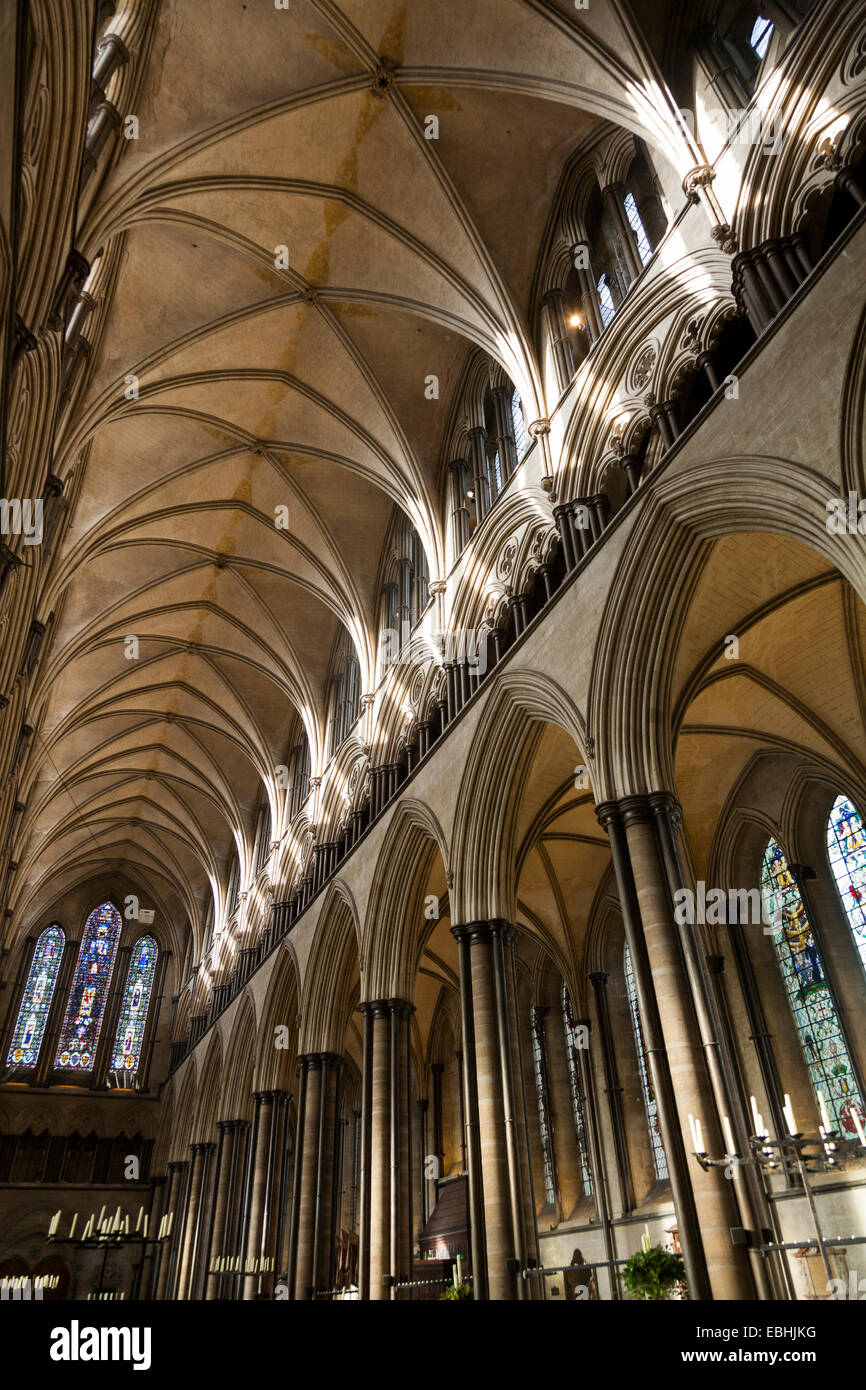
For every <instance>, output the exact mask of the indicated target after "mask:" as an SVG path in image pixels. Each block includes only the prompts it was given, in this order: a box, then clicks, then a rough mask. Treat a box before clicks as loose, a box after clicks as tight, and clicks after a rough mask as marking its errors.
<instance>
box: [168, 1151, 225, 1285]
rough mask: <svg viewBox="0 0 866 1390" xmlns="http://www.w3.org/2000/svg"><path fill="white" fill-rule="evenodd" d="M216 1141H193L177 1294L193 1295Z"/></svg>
mask: <svg viewBox="0 0 866 1390" xmlns="http://www.w3.org/2000/svg"><path fill="white" fill-rule="evenodd" d="M215 1148H216V1145H215V1144H191V1145H190V1149H191V1151H192V1166H191V1169H190V1180H189V1196H188V1198H187V1203H186V1220H185V1221H184V1227H183V1245H182V1248H181V1255H180V1263H179V1266H178V1280H177V1297H178V1299H181V1300H182V1299H187V1298H191V1297H192V1294H193V1292H194V1283H195V1271H196V1262H197V1259H198V1256H199V1254H200V1252H201V1246H202V1242H201V1239H200V1236H201V1214H202V1205H203V1203H202V1197H203V1195H204V1190H205V1183H206V1182H207V1172H208V1166H209V1161H210V1156H211V1154H212V1153H213V1152H214V1150H215Z"/></svg>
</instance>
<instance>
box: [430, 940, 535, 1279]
mask: <svg viewBox="0 0 866 1390" xmlns="http://www.w3.org/2000/svg"><path fill="white" fill-rule="evenodd" d="M451 930H452V933H453V935H454V937H455V938H456V940H457V942H458V945H459V947H460V991H461V1009H462V1014H463V1025H464V1027H463V1059H464V1068H463V1072H464V1088H465V1097H464V1101H465V1113H466V1134H467V1167H468V1175H469V1202H470V1221H471V1225H472V1272H473V1278H474V1281H475V1296H476V1298H490V1299H495V1300H502V1299H515V1298H524V1297H529V1296H531V1292H532V1291H531V1288H530V1285H529V1284H528V1283H527V1282H526V1281H525V1280H524V1279H523V1278H521V1277H519V1276H518V1270H521V1269H525V1268H526V1267H527V1261H528V1260H529V1259H535V1258H536V1254H535V1245H536V1236H535V1213H534V1210H533V1204H532V1180H531V1173H530V1166H529V1141H528V1135H527V1127H526V1107H525V1097H524V1093H523V1084H522V1070H521V1062H520V1057H521V1049H520V1042H519V1034H518V1023H517V1018H518V1011H517V1007H516V977H515V970H514V955H513V944H514V935H515V933H514V928H513V927H511V926H510V925H509V924H508V923H507V922H503V921H498V920H495V921H484V922H471V923H468V924H467V925H465V926H455V927H452V929H451Z"/></svg>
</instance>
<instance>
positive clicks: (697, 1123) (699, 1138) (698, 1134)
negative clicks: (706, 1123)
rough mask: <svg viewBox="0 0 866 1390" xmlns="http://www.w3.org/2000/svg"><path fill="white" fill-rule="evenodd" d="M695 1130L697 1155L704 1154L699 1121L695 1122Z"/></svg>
mask: <svg viewBox="0 0 866 1390" xmlns="http://www.w3.org/2000/svg"><path fill="white" fill-rule="evenodd" d="M695 1129H696V1131H697V1136H698V1153H699V1154H702V1153H703V1152H704V1136H703V1133H702V1131H701V1122H700V1120H695Z"/></svg>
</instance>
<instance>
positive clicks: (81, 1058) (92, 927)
mask: <svg viewBox="0 0 866 1390" xmlns="http://www.w3.org/2000/svg"><path fill="white" fill-rule="evenodd" d="M121 926H122V923H121V920H120V913H119V912H118V911H117V908H116V907H112V905H111V903H103V904H102V906H101V907H97V908H94V910H93V912H91V914H90V916H89V917H88V919H87V923H86V925H85V928H84V936H83V938H82V941H81V950H80V951H79V953H78V964H77V965H76V967H75V975H74V977H73V980H72V989H71V990H70V991H69V1003H68V1004H67V1006H66V1017H65V1019H64V1020H63V1028H62V1030H61V1033H60V1045H59V1047H58V1048H57V1056H56V1058H55V1061H54V1065H55V1066H56V1067H59V1068H60V1069H61V1070H62V1071H90V1069H91V1068H92V1066H93V1062H94V1058H95V1055H96V1044H97V1042H98V1041H99V1030H100V1028H101V1027H102V1015H103V1013H104V1012H105V1002H106V999H107V998H108V985H109V982H110V980H111V972H112V970H113V969H114V957H115V955H116V954H117V943H118V940H119V939H120V928H121Z"/></svg>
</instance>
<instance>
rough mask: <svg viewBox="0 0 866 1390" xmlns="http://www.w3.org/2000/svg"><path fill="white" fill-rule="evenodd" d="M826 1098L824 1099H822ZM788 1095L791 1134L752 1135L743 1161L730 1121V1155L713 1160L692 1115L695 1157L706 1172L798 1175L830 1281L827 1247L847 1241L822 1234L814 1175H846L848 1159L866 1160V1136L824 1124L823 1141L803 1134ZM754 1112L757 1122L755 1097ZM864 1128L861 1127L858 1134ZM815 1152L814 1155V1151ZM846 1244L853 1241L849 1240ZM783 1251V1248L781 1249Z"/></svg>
mask: <svg viewBox="0 0 866 1390" xmlns="http://www.w3.org/2000/svg"><path fill="white" fill-rule="evenodd" d="M822 1099H823V1098H822ZM790 1106H791V1102H790V1100H789V1098H788V1096H786V1097H785V1112H784V1113H785V1117H786V1119H787V1120H788V1124H789V1127H790V1129H791V1131H792V1132H791V1133H790V1134H786V1135H785V1136H784V1137H782V1138H778V1139H771V1138H770V1136H769V1135H768V1134H765V1133H761V1134H752V1135H750V1136H749V1147H750V1149H751V1153H750V1154H749V1155H748V1156H747V1157H743V1158H741V1157H740V1155H739V1154H737V1153H735V1152H733V1149H734V1143H733V1136H732V1134H731V1127H730V1122H729V1121H728V1119H727V1116H725V1118H724V1120H723V1132H724V1134H725V1138H726V1140H727V1143H728V1145H729V1147H730V1149H731V1152H730V1153H727V1154H725V1155H724V1157H723V1158H710V1156H709V1154H708V1153H706V1152H705V1150H704V1149H703V1148H702V1147H701V1144H700V1140H701V1129H700V1124H699V1123H696V1122H695V1121H694V1118H693V1116H691V1115H690V1116H689V1123H690V1125H691V1129H692V1138H693V1140H694V1141H695V1153H694V1156H695V1158H696V1159H697V1161H698V1163H699V1164H700V1166H701V1167H702V1168H703V1169H708V1168H742V1167H745V1166H746V1165H751V1166H752V1167H755V1168H760V1169H762V1170H763V1171H764V1172H767V1173H770V1174H774V1173H778V1174H784V1175H785V1176H787V1175H788V1174H796V1175H797V1176H798V1177H799V1179H800V1182H801V1183H802V1185H803V1192H804V1195H805V1197H806V1201H807V1203H808V1205H809V1211H810V1212H811V1215H812V1222H813V1224H814V1227H815V1236H816V1239H817V1245H818V1250H819V1252H820V1255H821V1259H822V1260H823V1262H824V1268H825V1270H826V1272H827V1278H828V1280H830V1279H832V1278H833V1270H832V1269H831V1267H830V1260H829V1258H828V1255H827V1245H828V1244H832V1245H839V1244H841V1243H843V1242H841V1241H839V1240H837V1239H831V1240H830V1241H829V1242H828V1241H827V1240H825V1238H824V1235H823V1233H822V1231H821V1223H820V1221H819V1220H818V1209H817V1206H816V1205H815V1196H814V1192H813V1190H812V1184H811V1183H810V1181H809V1178H810V1175H812V1174H814V1173H841V1172H844V1163H843V1162H842V1161H841V1160H843V1159H845V1158H864V1157H866V1143H864V1136H863V1135H862V1134H860V1137H859V1138H857V1139H846V1138H843V1137H842V1136H841V1135H840V1134H839V1133H838V1131H837V1130H834V1129H830V1128H829V1127H825V1126H824V1125H822V1126H821V1127H820V1138H818V1139H812V1138H810V1137H809V1136H808V1135H805V1134H801V1133H800V1132H799V1131H795V1130H794V1124H793V1112H792V1111H791V1108H790ZM752 1111H753V1115H754V1116H755V1118H756V1119H757V1120H760V1118H761V1117H760V1115H758V1114H757V1112H756V1109H755V1102H754V1097H753V1098H752ZM822 1111H823V1117H824V1119H825V1120H826V1119H827V1115H826V1111H825V1109H824V1107H823V1105H822ZM758 1127H759V1128H763V1126H758ZM859 1130H860V1126H858V1132H859ZM813 1151H814V1152H813ZM813 1243H814V1242H813V1241H811V1240H809V1241H804V1242H798V1243H797V1248H802V1247H803V1246H804V1245H805V1246H809V1245H812V1244H813ZM844 1243H845V1244H848V1243H849V1242H847V1241H845V1242H844ZM790 1246H791V1243H790V1242H786V1243H785V1248H790ZM780 1248H781V1247H780Z"/></svg>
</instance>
